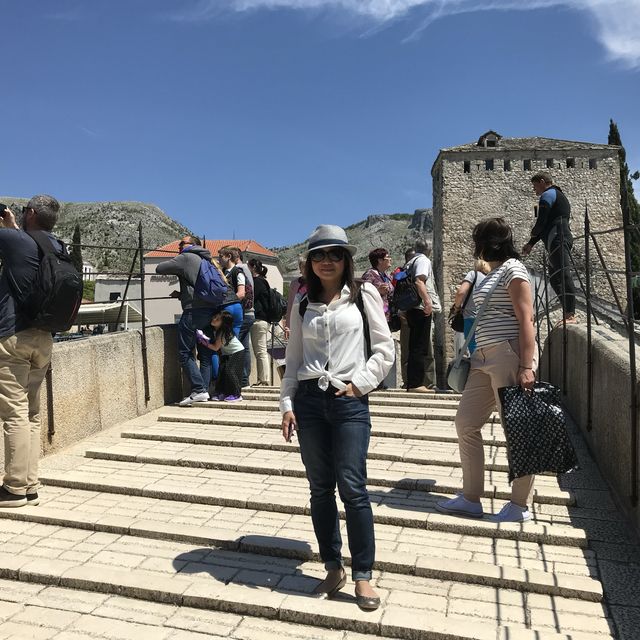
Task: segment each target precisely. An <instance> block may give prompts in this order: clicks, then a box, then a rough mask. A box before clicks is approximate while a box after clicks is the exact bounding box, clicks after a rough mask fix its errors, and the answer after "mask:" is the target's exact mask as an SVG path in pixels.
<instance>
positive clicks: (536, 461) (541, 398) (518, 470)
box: [498, 382, 578, 482]
mask: <svg viewBox="0 0 640 640" xmlns="http://www.w3.org/2000/svg"><path fill="white" fill-rule="evenodd" d="M498 395H499V396H500V402H501V403H502V422H503V425H504V433H505V437H506V440H507V458H508V461H509V482H513V480H515V479H516V478H521V477H523V476H529V475H534V474H537V473H556V474H558V473H566V472H567V471H571V470H572V469H575V468H576V467H577V466H578V460H577V458H576V453H575V451H574V448H573V445H572V444H571V440H570V439H569V435H568V434H567V426H566V419H565V415H564V410H563V409H562V406H561V405H560V392H559V390H558V389H557V388H556V387H554V386H553V385H551V384H549V383H547V382H536V384H535V386H534V388H533V390H531V391H527V390H525V389H523V388H522V387H521V386H519V385H516V386H513V387H502V388H500V389H498Z"/></svg>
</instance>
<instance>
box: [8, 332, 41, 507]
mask: <svg viewBox="0 0 640 640" xmlns="http://www.w3.org/2000/svg"><path fill="white" fill-rule="evenodd" d="M52 345H53V340H52V338H51V334H50V333H48V332H46V331H40V329H27V330H25V331H20V332H19V333H17V334H16V335H13V336H10V337H8V338H0V421H1V422H2V424H3V427H4V481H3V484H4V487H5V489H7V490H8V491H10V492H11V493H15V494H16V495H25V494H26V493H32V492H35V491H37V490H38V487H39V483H38V460H39V458H40V387H41V385H42V381H43V380H44V376H45V374H46V373H47V369H48V368H49V362H50V361H51V348H52Z"/></svg>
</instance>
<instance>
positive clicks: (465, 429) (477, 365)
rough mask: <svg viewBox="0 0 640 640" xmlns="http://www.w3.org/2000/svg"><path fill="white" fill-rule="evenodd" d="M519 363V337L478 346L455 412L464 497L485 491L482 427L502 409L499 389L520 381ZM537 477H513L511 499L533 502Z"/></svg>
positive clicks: (479, 495) (518, 502) (477, 496)
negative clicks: (534, 484) (492, 413)
mask: <svg viewBox="0 0 640 640" xmlns="http://www.w3.org/2000/svg"><path fill="white" fill-rule="evenodd" d="M519 365H520V350H519V346H518V341H517V340H511V341H506V340H505V341H504V342H499V343H498V344H494V345H491V346H489V347H486V348H478V349H476V351H475V352H474V353H473V355H472V356H471V371H470V372H469V378H468V379H467V385H466V386H465V388H464V393H463V394H462V399H461V400H460V404H459V406H458V412H457V413H456V430H457V432H458V446H459V448H460V460H461V462H462V483H463V485H462V488H463V493H464V495H465V497H466V498H468V499H470V500H477V499H478V498H480V497H481V496H482V494H483V493H484V447H483V444H482V433H481V431H482V427H483V426H484V424H485V423H486V421H487V420H488V419H489V416H490V415H491V412H492V411H494V410H495V409H496V407H497V408H498V410H499V411H500V412H501V413H502V408H501V406H500V400H499V398H498V389H499V388H500V387H509V386H513V385H515V384H517V383H518V367H519ZM534 367H535V364H534ZM534 478H535V476H525V477H523V478H517V479H516V480H514V481H513V485H512V489H511V501H512V502H515V503H516V504H518V505H521V506H526V505H528V504H529V503H530V500H531V496H532V492H533V481H534Z"/></svg>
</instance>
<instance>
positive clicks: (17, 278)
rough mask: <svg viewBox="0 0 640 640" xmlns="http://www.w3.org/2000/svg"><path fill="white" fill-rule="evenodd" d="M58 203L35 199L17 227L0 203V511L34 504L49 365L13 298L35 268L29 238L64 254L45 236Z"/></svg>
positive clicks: (44, 335) (39, 338)
mask: <svg viewBox="0 0 640 640" xmlns="http://www.w3.org/2000/svg"><path fill="white" fill-rule="evenodd" d="M59 211H60V204H59V203H58V201H57V200H56V199H55V198H53V197H52V196H47V195H39V196H34V197H33V198H31V200H29V202H28V203H27V206H26V207H23V208H22V226H21V227H19V226H18V224H17V222H16V218H15V215H14V214H13V212H12V211H11V210H10V209H9V208H7V207H6V206H5V205H0V259H2V275H1V276H0V422H2V424H3V426H4V456H5V465H4V478H3V482H2V486H0V507H21V506H22V505H25V504H31V505H36V504H38V502H39V499H38V488H39V482H38V461H39V458H40V387H41V385H42V381H43V380H44V377H45V374H46V372H47V369H48V368H49V362H50V361H51V349H52V346H53V339H52V336H51V332H49V331H46V330H43V329H39V328H36V327H33V326H31V324H30V320H29V318H28V317H27V316H26V314H25V313H24V311H23V310H21V308H20V304H19V299H20V298H21V296H23V295H24V294H25V293H27V292H29V291H30V290H31V288H32V286H33V284H34V283H35V281H36V277H37V274H38V270H39V267H40V252H39V249H38V245H37V243H36V241H35V240H34V239H33V237H32V236H31V235H30V234H31V233H34V232H41V234H42V232H44V235H45V236H46V237H48V239H49V241H50V242H51V243H52V245H53V247H54V249H55V250H56V251H60V252H66V249H65V248H64V245H63V244H62V243H61V242H60V241H59V240H58V239H57V238H56V237H55V236H54V235H53V234H52V233H51V231H52V229H53V227H54V226H55V224H56V222H57V220H58V213H59Z"/></svg>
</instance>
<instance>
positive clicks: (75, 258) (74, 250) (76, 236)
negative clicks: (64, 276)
mask: <svg viewBox="0 0 640 640" xmlns="http://www.w3.org/2000/svg"><path fill="white" fill-rule="evenodd" d="M81 243H82V241H81V239H80V225H79V224H76V228H75V229H74V230H73V238H72V239H71V244H72V245H73V246H72V247H71V250H70V251H69V256H70V258H71V262H73V266H74V267H75V268H76V270H77V271H78V272H79V273H82V262H83V261H82V247H81V246H80V244H81Z"/></svg>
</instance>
